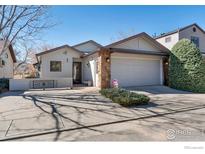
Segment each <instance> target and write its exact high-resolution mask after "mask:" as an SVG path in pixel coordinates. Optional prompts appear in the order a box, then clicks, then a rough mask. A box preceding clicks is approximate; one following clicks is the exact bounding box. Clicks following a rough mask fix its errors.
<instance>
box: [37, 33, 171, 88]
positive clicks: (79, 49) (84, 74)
mask: <svg viewBox="0 0 205 154" xmlns="http://www.w3.org/2000/svg"><path fill="white" fill-rule="evenodd" d="M168 55H169V50H168V49H167V48H166V47H164V46H163V45H161V44H160V43H158V42H157V41H156V40H154V39H153V38H152V37H150V36H149V35H148V34H146V33H144V32H143V33H140V34H137V35H134V36H131V37H129V38H126V39H123V40H121V41H117V42H115V43H112V44H110V45H107V46H105V47H102V46H101V45H100V44H98V43H96V42H94V41H87V42H84V43H80V44H78V45H75V46H72V47H71V46H68V45H64V46H60V47H57V48H54V49H51V50H48V51H44V52H41V53H38V54H36V56H37V59H38V61H39V65H40V68H39V69H40V78H44V79H45V78H48V79H50V78H73V83H85V82H87V81H91V82H92V85H93V86H96V87H100V88H106V87H110V86H111V83H112V80H114V79H117V80H118V82H119V86H122V87H127V86H143V85H162V84H164V77H165V74H164V72H165V71H164V69H166V67H165V65H166V63H167V56H168Z"/></svg>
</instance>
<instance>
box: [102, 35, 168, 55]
mask: <svg viewBox="0 0 205 154" xmlns="http://www.w3.org/2000/svg"><path fill="white" fill-rule="evenodd" d="M138 37H145V38H147V39H148V40H150V41H151V42H152V44H153V45H154V46H155V47H157V48H159V49H160V51H162V52H169V49H167V48H166V47H164V46H163V45H162V44H160V43H159V42H157V41H156V40H155V39H153V38H152V37H151V36H149V35H148V34H147V33H145V32H142V33H139V34H136V35H133V36H131V37H128V38H125V39H123V40H120V41H117V42H114V43H111V44H109V45H107V46H105V48H112V47H113V46H115V45H118V44H121V43H124V42H127V41H129V40H132V39H135V38H138Z"/></svg>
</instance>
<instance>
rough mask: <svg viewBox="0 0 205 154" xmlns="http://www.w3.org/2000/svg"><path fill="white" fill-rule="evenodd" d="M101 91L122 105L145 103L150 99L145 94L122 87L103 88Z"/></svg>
mask: <svg viewBox="0 0 205 154" xmlns="http://www.w3.org/2000/svg"><path fill="white" fill-rule="evenodd" d="M100 93H101V94H102V95H103V96H105V97H107V98H109V99H111V100H112V101H113V102H114V103H118V104H120V105H122V106H134V105H144V104H147V103H148V102H149V100H150V98H149V97H147V96H145V95H143V94H136V93H133V92H129V91H127V90H124V89H120V88H110V89H102V90H100Z"/></svg>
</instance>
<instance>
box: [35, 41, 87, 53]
mask: <svg viewBox="0 0 205 154" xmlns="http://www.w3.org/2000/svg"><path fill="white" fill-rule="evenodd" d="M63 48H70V49H73V50H75V51H76V52H79V53H81V54H84V53H83V52H82V51H79V50H77V49H75V48H73V47H71V46H69V45H67V44H66V45H62V46H59V47H56V48H52V49H49V50H46V51H43V52H40V53H37V54H36V56H41V55H44V54H48V53H51V52H54V51H56V50H59V49H63Z"/></svg>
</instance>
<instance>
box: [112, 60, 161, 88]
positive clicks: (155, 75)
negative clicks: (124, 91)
mask: <svg viewBox="0 0 205 154" xmlns="http://www.w3.org/2000/svg"><path fill="white" fill-rule="evenodd" d="M111 79H112V80H113V79H117V80H118V82H119V85H120V86H122V87H127V86H142V85H159V84H160V60H150V59H147V60H146V59H130V58H115V57H112V59H111Z"/></svg>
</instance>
